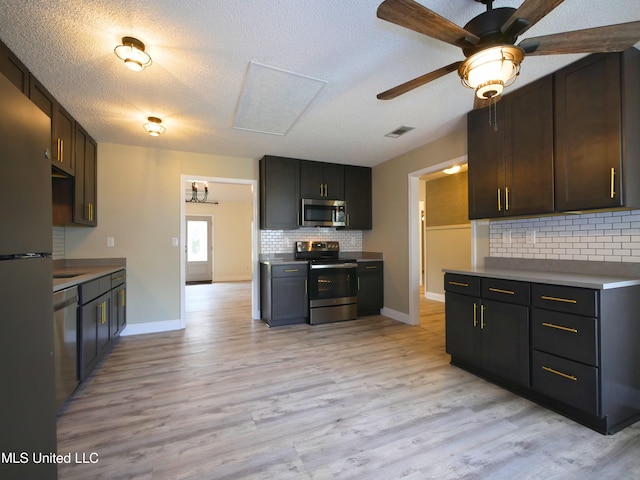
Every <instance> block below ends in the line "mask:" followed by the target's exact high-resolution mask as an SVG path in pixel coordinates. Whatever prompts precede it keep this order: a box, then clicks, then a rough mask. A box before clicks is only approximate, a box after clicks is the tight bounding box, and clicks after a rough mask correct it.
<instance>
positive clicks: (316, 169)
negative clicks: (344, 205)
mask: <svg viewBox="0 0 640 480" xmlns="http://www.w3.org/2000/svg"><path fill="white" fill-rule="evenodd" d="M300 195H301V197H302V198H316V199H323V198H326V199H331V200H344V165H342V164H338V163H325V162H314V161H311V160H300Z"/></svg>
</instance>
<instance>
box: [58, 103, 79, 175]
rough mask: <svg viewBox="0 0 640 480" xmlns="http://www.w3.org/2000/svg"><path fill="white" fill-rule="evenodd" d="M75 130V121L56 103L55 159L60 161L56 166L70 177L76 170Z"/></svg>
mask: <svg viewBox="0 0 640 480" xmlns="http://www.w3.org/2000/svg"><path fill="white" fill-rule="evenodd" d="M74 130H75V120H74V119H73V117H72V116H71V115H70V114H69V112H67V111H66V110H65V109H64V108H62V105H60V104H58V103H57V102H56V105H55V107H54V110H53V141H54V147H55V148H54V157H55V158H56V159H57V160H58V162H57V163H56V166H57V167H58V168H59V169H60V170H63V171H64V172H66V173H68V174H69V175H73V174H74V170H75V162H74V160H75V152H74V143H73V140H74V134H75V132H74Z"/></svg>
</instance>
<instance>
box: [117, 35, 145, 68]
mask: <svg viewBox="0 0 640 480" xmlns="http://www.w3.org/2000/svg"><path fill="white" fill-rule="evenodd" d="M113 52H114V53H115V54H116V56H117V57H118V58H119V59H120V60H122V61H124V64H125V65H126V66H127V68H129V69H130V70H133V71H134V72H140V71H141V70H144V69H145V68H146V67H148V66H149V65H151V57H150V56H149V54H148V53H147V52H145V51H144V43H142V42H141V41H140V40H138V39H137V38H133V37H122V45H118V46H117V47H116V48H114V49H113Z"/></svg>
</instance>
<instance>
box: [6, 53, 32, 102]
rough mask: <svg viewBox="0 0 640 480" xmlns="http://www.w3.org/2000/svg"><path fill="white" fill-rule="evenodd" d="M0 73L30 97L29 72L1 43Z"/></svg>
mask: <svg viewBox="0 0 640 480" xmlns="http://www.w3.org/2000/svg"><path fill="white" fill-rule="evenodd" d="M0 73H2V74H3V75H4V76H5V77H7V79H9V81H10V82H11V83H13V84H14V85H15V86H16V87H18V89H19V90H20V91H21V92H22V93H24V94H25V95H27V96H29V70H28V69H27V67H26V66H25V65H24V63H22V62H21V61H20V59H19V58H18V57H16V56H15V55H14V54H13V52H12V51H11V50H9V48H7V46H6V45H5V44H4V43H2V42H0Z"/></svg>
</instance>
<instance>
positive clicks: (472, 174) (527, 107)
mask: <svg viewBox="0 0 640 480" xmlns="http://www.w3.org/2000/svg"><path fill="white" fill-rule="evenodd" d="M467 123H468V132H469V152H468V163H469V218H471V219H475V218H491V217H503V216H515V215H526V214H532V213H549V212H553V95H552V80H551V77H550V76H549V77H544V78H542V79H540V80H538V81H536V82H533V83H531V84H529V85H527V86H525V87H522V88H520V89H518V90H516V91H515V92H513V93H510V94H509V95H505V97H504V98H503V99H502V100H501V101H500V102H498V103H497V104H496V105H494V106H492V107H487V108H484V109H480V110H474V111H472V112H470V113H469V115H468V118H467Z"/></svg>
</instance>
